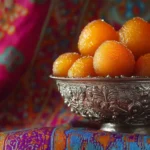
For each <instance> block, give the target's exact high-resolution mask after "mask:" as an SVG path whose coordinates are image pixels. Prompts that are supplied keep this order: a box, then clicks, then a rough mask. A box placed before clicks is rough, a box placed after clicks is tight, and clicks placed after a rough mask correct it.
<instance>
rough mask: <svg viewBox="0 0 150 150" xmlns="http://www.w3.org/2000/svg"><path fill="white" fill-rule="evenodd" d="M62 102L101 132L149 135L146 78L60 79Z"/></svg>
mask: <svg viewBox="0 0 150 150" xmlns="http://www.w3.org/2000/svg"><path fill="white" fill-rule="evenodd" d="M51 78H53V79H55V80H56V84H57V86H58V90H59V91H60V93H61V95H62V97H63V98H64V102H65V103H66V104H67V105H68V106H69V107H70V108H71V111H72V112H75V113H77V114H79V115H81V116H83V117H85V118H88V119H90V120H93V121H95V122H98V123H99V124H100V128H101V129H102V130H105V131H116V132H135V133H148V134H150V129H149V127H148V126H149V125H150V78H138V77H131V78H127V77H123V76H122V77H120V78H109V77H108V78H90V77H89V78H62V77H61V78H60V77H53V76H51Z"/></svg>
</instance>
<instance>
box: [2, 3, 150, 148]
mask: <svg viewBox="0 0 150 150" xmlns="http://www.w3.org/2000/svg"><path fill="white" fill-rule="evenodd" d="M149 8H150V4H149V1H148V0H135V1H132V0H113V1H105V0H101V1H99V0H95V1H91V0H86V1H83V0H65V1H61V0H16V1H15V3H14V6H13V7H12V8H10V9H8V8H7V9H4V3H3V2H0V53H1V55H0V97H1V103H0V130H1V131H8V130H15V129H20V130H21V131H18V132H12V133H6V132H2V133H1V134H0V149H6V150H7V149H8V150H9V149H10V150H13V149H33V150H35V149H58V150H59V148H60V146H61V148H62V149H63V148H64V149H75V150H76V149H91V148H93V149H96V150H99V149H116V150H117V149H120V150H121V148H122V149H123V148H124V149H133V147H134V148H137V149H140V148H143V149H144V148H145V149H147V148H148V149H149V143H150V142H149V141H150V140H149V136H140V135H124V134H113V133H105V132H101V131H93V130H91V129H85V128H82V129H81V128H80V123H79V124H78V127H79V128H72V127H71V125H70V124H71V122H73V121H81V122H84V121H85V122H87V120H85V119H84V118H82V117H81V116H78V115H75V114H72V113H71V112H70V110H69V108H68V107H67V106H65V105H64V103H63V99H62V98H61V97H60V94H59V93H58V91H57V88H56V85H55V83H54V82H53V81H52V80H50V79H49V75H50V74H51V70H52V63H53V61H54V60H55V59H56V57H57V56H58V55H59V54H61V53H64V52H68V51H77V41H78V36H79V34H80V32H81V30H82V28H83V27H84V26H85V25H86V24H87V23H88V22H89V21H91V20H94V19H98V18H103V19H105V20H106V21H107V22H109V23H110V24H112V25H113V26H114V27H115V28H116V29H117V30H118V29H119V28H120V27H121V25H122V24H123V23H124V22H125V21H126V20H127V19H129V18H132V17H133V16H141V17H143V18H144V19H146V20H148V21H149V20H150V13H149ZM87 124H88V122H87ZM63 125H66V126H67V128H64V127H62V126H63ZM35 127H36V128H37V127H38V129H31V130H24V129H26V128H35ZM43 127H47V128H43ZM132 137H133V138H132ZM3 146H4V147H3Z"/></svg>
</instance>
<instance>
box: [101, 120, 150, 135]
mask: <svg viewBox="0 0 150 150" xmlns="http://www.w3.org/2000/svg"><path fill="white" fill-rule="evenodd" d="M100 130H102V131H106V132H116V133H131V134H133V133H135V134H148V135H150V125H147V126H141V125H139V126H128V125H120V124H115V123H103V124H101V125H100Z"/></svg>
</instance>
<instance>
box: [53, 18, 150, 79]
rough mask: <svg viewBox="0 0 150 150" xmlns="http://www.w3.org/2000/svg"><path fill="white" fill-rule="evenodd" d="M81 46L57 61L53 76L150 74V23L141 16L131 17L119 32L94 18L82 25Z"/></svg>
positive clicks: (79, 43) (79, 44)
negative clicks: (76, 50)
mask: <svg viewBox="0 0 150 150" xmlns="http://www.w3.org/2000/svg"><path fill="white" fill-rule="evenodd" d="M78 49H79V52H80V53H76V52H74V53H71V52H70V53H64V54H62V55H60V56H59V57H58V58H57V59H56V60H55V61H54V64H53V76H56V77H70V78H83V77H97V76H101V77H106V76H111V77H116V76H117V77H118V76H121V75H123V76H126V77H131V76H141V77H147V76H150V24H149V23H148V22H147V21H145V20H144V19H142V18H139V17H135V18H132V19H131V20H128V21H127V22H125V24H123V26H122V27H121V29H120V30H119V31H116V30H115V29H114V27H112V26H111V25H110V24H108V23H106V22H105V21H104V20H100V19H99V20H94V21H92V22H90V23H88V24H87V25H86V26H85V27H84V28H83V30H82V32H81V34H80V36H79V40H78Z"/></svg>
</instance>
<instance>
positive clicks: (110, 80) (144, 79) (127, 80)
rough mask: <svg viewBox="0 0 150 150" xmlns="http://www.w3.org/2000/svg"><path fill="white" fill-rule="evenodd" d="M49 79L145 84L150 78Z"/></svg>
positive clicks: (55, 78) (53, 77)
mask: <svg viewBox="0 0 150 150" xmlns="http://www.w3.org/2000/svg"><path fill="white" fill-rule="evenodd" d="M49 77H50V78H51V79H54V80H60V81H85V82H86V81H87V82H88V81H101V82H147V81H150V77H137V76H132V77H124V76H122V77H115V78H113V77H84V78H69V77H56V76H53V75H50V76H49Z"/></svg>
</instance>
